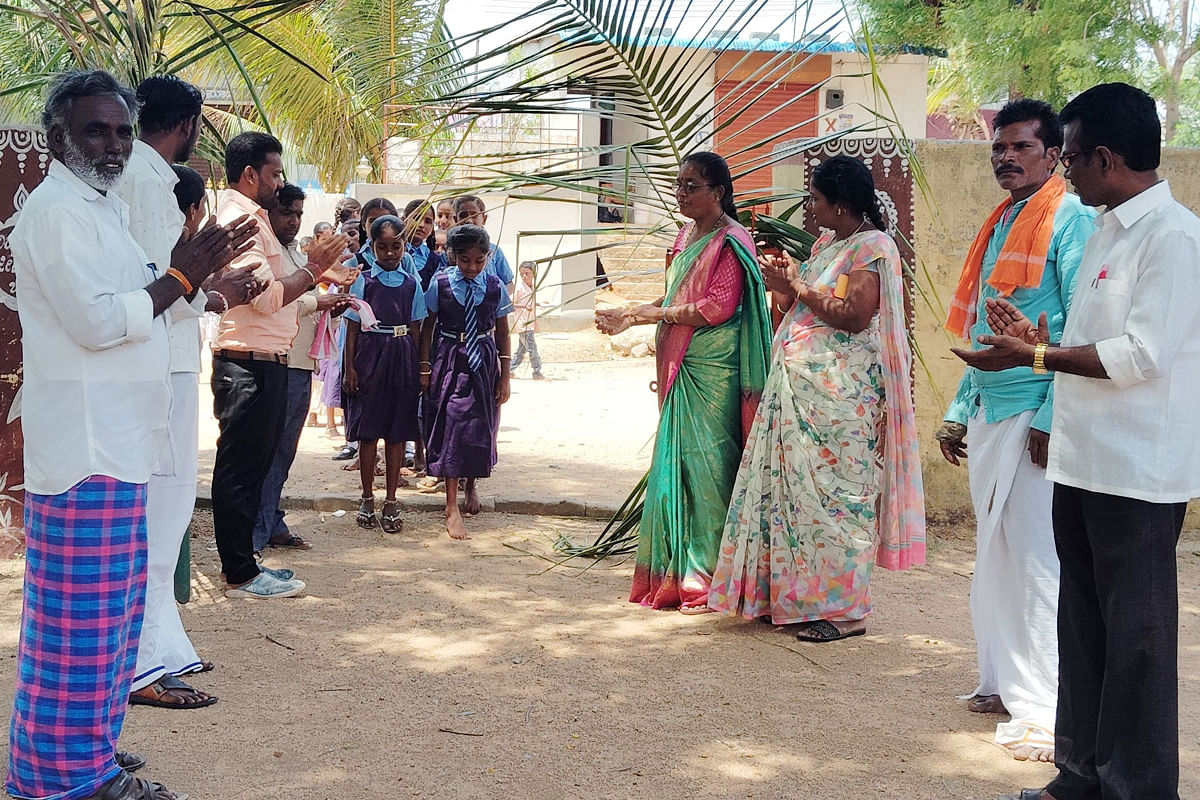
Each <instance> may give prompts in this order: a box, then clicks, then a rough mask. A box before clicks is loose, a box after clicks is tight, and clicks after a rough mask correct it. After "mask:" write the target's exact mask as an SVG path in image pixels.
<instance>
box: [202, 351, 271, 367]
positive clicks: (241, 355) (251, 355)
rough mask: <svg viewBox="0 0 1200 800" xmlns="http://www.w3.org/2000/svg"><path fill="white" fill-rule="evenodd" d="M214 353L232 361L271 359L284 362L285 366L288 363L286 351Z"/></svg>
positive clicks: (218, 356)
mask: <svg viewBox="0 0 1200 800" xmlns="http://www.w3.org/2000/svg"><path fill="white" fill-rule="evenodd" d="M213 355H214V356H216V357H217V358H225V359H228V360H230V361H269V362H271V363H273V364H283V365H284V366H285V367H286V366H287V363H288V357H287V354H285V353H260V352H258V351H256V350H213Z"/></svg>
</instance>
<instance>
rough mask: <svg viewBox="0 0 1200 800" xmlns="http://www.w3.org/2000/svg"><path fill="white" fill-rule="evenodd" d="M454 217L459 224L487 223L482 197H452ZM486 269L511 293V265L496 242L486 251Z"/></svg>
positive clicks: (469, 195)
mask: <svg viewBox="0 0 1200 800" xmlns="http://www.w3.org/2000/svg"><path fill="white" fill-rule="evenodd" d="M454 218H455V219H456V220H457V221H458V224H459V225H478V226H479V227H480V228H482V227H483V226H484V225H486V224H487V208H486V207H484V205H483V198H481V197H478V196H476V195H473V194H464V195H462V196H461V197H456V198H454ZM487 271H488V272H490V273H492V274H493V275H495V276H496V277H497V278H499V279H500V285H501V286H503V287H504V289H505V291H507V292H509V293H510V294H511V293H512V290H513V271H512V267H510V266H509V265H508V259H507V258H505V256H504V251H503V250H501V249H500V246H499V245H497V244H493V245H491V251H490V252H489V253H488V262H487Z"/></svg>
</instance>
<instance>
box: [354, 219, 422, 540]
mask: <svg viewBox="0 0 1200 800" xmlns="http://www.w3.org/2000/svg"><path fill="white" fill-rule="evenodd" d="M369 233H370V241H371V247H372V254H373V258H372V262H373V264H372V266H371V268H370V271H369V272H368V273H364V274H363V275H360V276H359V278H358V280H356V281H355V282H354V285H353V286H351V287H350V293H351V294H353V295H354V296H356V297H359V298H361V299H363V300H365V301H366V302H367V305H369V306H370V307H371V310H372V311H373V312H375V316H376V318H377V319H378V320H379V326H378V327H376V328H373V329H370V330H363V328H362V324H361V322H360V320H359V317H358V314H356V313H354V312H347V314H346V319H347V328H346V378H345V382H344V386H343V389H344V390H345V393H346V398H347V409H346V437H347V438H348V439H350V440H351V441H358V442H359V443H360V446H359V449H358V452H359V470H358V472H359V476H360V478H361V480H362V499H361V502H360V504H359V507H358V515H357V517H356V521H357V522H358V524H359V525H360V526H362V527H364V528H373V527H375V526H376V524H381V525H382V527H383V530H384V531H385V532H387V533H397V532H399V530H400V528H401V525H402V522H401V520H400V507H399V505H398V504H397V502H396V487H397V486H399V484H400V468H401V467H403V466H404V443H405V442H407V441H410V440H412V439H414V438H416V437H417V436H419V434H420V430H419V426H418V424H417V404H418V402H419V399H420V384H419V379H418V375H417V372H418V370H417V342H418V336H419V330H420V322H421V320H423V319H425V315H426V312H425V297H424V295H422V293H421V290H420V287H419V285H418V281H417V278H416V276H415V275H414V274H413V273H412V272H411V271H410V270H409V269H408V268H407V267H408V265H407V264H405V261H406V260H407V256H406V255H405V252H404V250H405V241H404V224H403V223H402V222H401V221H400V219H399V218H398V217H395V216H391V215H384V216H381V217H378V218H376V219H375V221H374V222H373V223H372V224H371V228H370V231H369ZM380 439H382V440H383V442H384V462H385V465H386V475H387V496H386V499H385V500H384V503H383V511H382V513H381V514H380V519H379V521H377V520H376V519H375V497H374V488H375V458H376V449H377V447H378V444H379V440H380Z"/></svg>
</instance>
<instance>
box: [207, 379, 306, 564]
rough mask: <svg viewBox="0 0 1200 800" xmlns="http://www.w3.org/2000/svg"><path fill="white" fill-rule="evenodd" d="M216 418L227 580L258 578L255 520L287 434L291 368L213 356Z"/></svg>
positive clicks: (218, 511)
mask: <svg viewBox="0 0 1200 800" xmlns="http://www.w3.org/2000/svg"><path fill="white" fill-rule="evenodd" d="M212 390H213V414H214V415H215V416H216V418H217V424H218V425H219V426H220V430H221V434H220V436H218V437H217V458H216V461H215V463H214V464H213V480H212V500H213V527H214V528H215V529H216V535H217V551H218V552H219V553H220V555H221V568H222V570H224V572H225V581H226V582H227V583H230V584H237V583H245V582H246V581H250V580H253V579H254V578H255V577H256V576H257V575H258V573H259V569H258V563H257V562H256V561H255V560H254V522H255V520H256V519H257V518H258V505H259V501H260V499H261V497H262V486H263V481H264V480H265V479H266V477H267V471H268V470H270V468H271V459H272V458H273V457H274V455H275V447H276V445H278V443H279V437H280V436H281V435H282V432H283V417H284V408H285V407H286V405H287V367H286V366H284V365H283V364H273V363H271V362H269V361H242V360H241V359H237V360H234V359H228V358H223V357H220V356H214V357H213V373H212Z"/></svg>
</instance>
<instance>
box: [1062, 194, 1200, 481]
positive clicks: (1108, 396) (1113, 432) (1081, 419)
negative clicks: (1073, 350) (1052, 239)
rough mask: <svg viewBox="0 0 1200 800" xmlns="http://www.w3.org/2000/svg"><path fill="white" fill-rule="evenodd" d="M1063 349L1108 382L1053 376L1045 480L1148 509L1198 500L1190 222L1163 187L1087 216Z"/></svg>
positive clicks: (1196, 262) (1198, 323) (1197, 281)
mask: <svg viewBox="0 0 1200 800" xmlns="http://www.w3.org/2000/svg"><path fill="white" fill-rule="evenodd" d="M1096 224H1097V227H1098V230H1097V231H1096V233H1095V234H1094V235H1093V236H1092V238H1091V239H1089V240H1088V243H1087V247H1086V248H1085V249H1084V253H1083V262H1082V263H1081V264H1080V266H1079V272H1078V274H1077V277H1076V285H1075V297H1074V300H1073V301H1072V304H1071V310H1070V312H1069V313H1068V314H1067V323H1066V327H1065V329H1064V331H1063V338H1062V344H1063V346H1064V347H1073V346H1079V345H1087V344H1095V345H1096V353H1097V355H1099V357H1100V361H1101V363H1102V364H1103V365H1104V369H1105V371H1106V372H1107V373H1108V376H1109V377H1108V379H1098V378H1084V377H1080V376H1078V375H1068V374H1065V373H1058V374H1057V375H1055V377H1054V421H1053V424H1052V426H1051V432H1050V457H1049V465H1048V467H1047V469H1046V477H1047V478H1049V479H1050V480H1052V481H1054V482H1056V483H1062V484H1065V485H1067V486H1074V487H1077V488H1080V489H1086V490H1088V491H1093V492H1100V493H1103V494H1112V495H1119V496H1121V497H1131V498H1134V499H1137V500H1145V501H1147V502H1152V503H1179V502H1185V501H1187V500H1189V499H1191V498H1193V497H1197V496H1200V413H1197V409H1198V408H1200V219H1197V218H1196V216H1195V215H1194V214H1193V213H1192V212H1190V211H1188V210H1187V209H1186V208H1185V207H1184V206H1182V205H1180V204H1179V203H1177V202H1176V201H1175V199H1174V198H1173V197H1172V196H1171V190H1170V188H1169V187H1168V186H1167V182H1166V181H1162V182H1160V183H1157V184H1155V185H1154V186H1152V187H1150V188H1149V189H1146V190H1145V191H1143V192H1142V193H1141V194H1139V195H1137V196H1135V197H1132V198H1130V199H1129V200H1127V201H1125V202H1124V203H1122V204H1121V205H1119V206H1117V207H1116V208H1114V209H1111V210H1110V211H1107V212H1105V213H1104V214H1102V215H1101V216H1100V217H1098V218H1097V220H1096Z"/></svg>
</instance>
